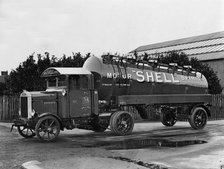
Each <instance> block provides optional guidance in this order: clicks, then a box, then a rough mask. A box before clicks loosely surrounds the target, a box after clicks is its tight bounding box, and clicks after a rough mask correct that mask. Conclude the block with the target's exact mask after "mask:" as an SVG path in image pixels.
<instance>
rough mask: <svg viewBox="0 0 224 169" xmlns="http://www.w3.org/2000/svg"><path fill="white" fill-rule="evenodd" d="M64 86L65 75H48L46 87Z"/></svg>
mask: <svg viewBox="0 0 224 169" xmlns="http://www.w3.org/2000/svg"><path fill="white" fill-rule="evenodd" d="M62 86H66V76H59V77H50V78H48V79H47V87H62Z"/></svg>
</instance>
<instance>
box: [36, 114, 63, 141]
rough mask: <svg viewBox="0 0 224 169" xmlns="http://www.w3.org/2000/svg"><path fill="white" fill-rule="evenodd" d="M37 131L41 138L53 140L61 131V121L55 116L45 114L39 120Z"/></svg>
mask: <svg viewBox="0 0 224 169" xmlns="http://www.w3.org/2000/svg"><path fill="white" fill-rule="evenodd" d="M35 132H36V135H37V137H38V139H39V140H42V141H53V140H55V139H56V138H57V136H58V135H59V133H60V123H59V121H58V120H57V119H56V118H55V117H53V116H45V117H43V118H40V119H39V120H38V122H37V124H36V127H35Z"/></svg>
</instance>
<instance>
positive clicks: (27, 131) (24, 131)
mask: <svg viewBox="0 0 224 169" xmlns="http://www.w3.org/2000/svg"><path fill="white" fill-rule="evenodd" d="M17 129H18V132H19V134H20V135H21V136H23V137H24V138H33V137H34V136H35V131H34V130H33V129H31V128H30V127H28V126H18V127H17Z"/></svg>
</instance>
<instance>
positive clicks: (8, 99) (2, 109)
mask: <svg viewBox="0 0 224 169" xmlns="http://www.w3.org/2000/svg"><path fill="white" fill-rule="evenodd" d="M18 111H19V98H18V97H17V96H0V120H1V121H11V120H13V119H14V118H15V117H16V116H18Z"/></svg>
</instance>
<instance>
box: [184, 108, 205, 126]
mask: <svg viewBox="0 0 224 169" xmlns="http://www.w3.org/2000/svg"><path fill="white" fill-rule="evenodd" d="M198 111H203V113H204V115H205V116H204V117H205V122H204V124H203V125H202V126H197V125H196V123H195V116H196V113H197V112H198ZM188 121H189V123H190V125H191V127H192V128H193V129H195V130H199V129H203V128H204V127H205V126H206V124H207V121H208V114H207V111H206V110H205V109H204V108H203V107H195V108H193V109H192V110H191V114H190V117H189V120H188Z"/></svg>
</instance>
